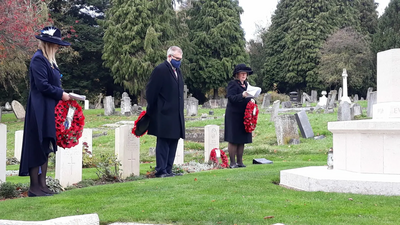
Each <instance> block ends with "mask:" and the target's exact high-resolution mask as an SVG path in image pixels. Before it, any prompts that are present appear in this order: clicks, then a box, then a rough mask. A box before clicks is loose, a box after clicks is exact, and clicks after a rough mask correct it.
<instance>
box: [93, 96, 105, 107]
mask: <svg viewBox="0 0 400 225" xmlns="http://www.w3.org/2000/svg"><path fill="white" fill-rule="evenodd" d="M97 99H98V100H97V103H96V105H95V106H94V108H95V109H102V108H103V106H102V105H101V100H102V99H103V94H102V93H100V94H99V96H98V97H97Z"/></svg>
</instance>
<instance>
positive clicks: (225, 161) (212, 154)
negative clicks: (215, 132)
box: [210, 148, 228, 168]
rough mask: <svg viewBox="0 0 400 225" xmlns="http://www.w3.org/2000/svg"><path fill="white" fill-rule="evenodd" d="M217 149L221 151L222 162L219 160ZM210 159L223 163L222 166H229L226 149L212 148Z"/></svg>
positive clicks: (217, 163) (216, 162)
mask: <svg viewBox="0 0 400 225" xmlns="http://www.w3.org/2000/svg"><path fill="white" fill-rule="evenodd" d="M217 150H218V151H220V152H221V161H222V164H219V162H218V158H217V152H216V151H217ZM210 160H211V161H213V162H214V163H215V164H216V165H221V167H222V168H227V167H228V157H227V156H226V154H225V152H224V151H221V149H218V148H214V149H213V150H211V152H210Z"/></svg>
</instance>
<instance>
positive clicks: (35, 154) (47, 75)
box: [19, 50, 63, 176]
mask: <svg viewBox="0 0 400 225" xmlns="http://www.w3.org/2000/svg"><path fill="white" fill-rule="evenodd" d="M29 80H30V92H29V98H28V103H27V105H26V115H25V124H24V137H23V142H22V152H21V160H20V161H21V163H20V169H19V175H20V176H28V175H29V168H32V167H37V166H41V165H43V164H44V163H45V162H46V161H47V153H48V152H49V142H51V143H52V144H53V146H54V151H57V145H56V125H55V114H54V108H55V106H56V105H57V103H58V101H59V100H61V98H62V94H63V90H62V89H61V80H60V71H59V70H58V68H57V67H54V69H53V68H52V67H51V65H50V63H49V61H48V60H47V59H46V58H45V57H44V56H43V53H42V51H41V50H38V51H37V52H36V53H35V54H34V55H33V57H32V60H31V63H30V66H29Z"/></svg>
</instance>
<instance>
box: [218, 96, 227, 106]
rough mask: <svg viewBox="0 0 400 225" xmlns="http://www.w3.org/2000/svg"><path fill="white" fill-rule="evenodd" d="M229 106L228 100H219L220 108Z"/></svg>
mask: <svg viewBox="0 0 400 225" xmlns="http://www.w3.org/2000/svg"><path fill="white" fill-rule="evenodd" d="M227 105H228V99H227V98H221V99H219V107H220V108H226V106H227Z"/></svg>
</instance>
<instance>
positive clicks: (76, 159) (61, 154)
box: [55, 129, 85, 187]
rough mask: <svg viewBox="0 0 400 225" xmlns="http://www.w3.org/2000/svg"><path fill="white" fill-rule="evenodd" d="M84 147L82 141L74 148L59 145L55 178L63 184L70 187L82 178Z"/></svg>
mask: <svg viewBox="0 0 400 225" xmlns="http://www.w3.org/2000/svg"><path fill="white" fill-rule="evenodd" d="M83 130H84V131H83V132H85V129H83ZM82 136H83V134H82ZM82 147H83V146H82V142H81V141H79V144H77V145H76V146H74V147H72V148H67V149H64V148H61V147H58V150H57V153H56V175H55V178H56V179H58V180H59V181H60V185H61V186H63V187H68V186H71V185H72V184H75V183H78V182H80V181H81V180H82Z"/></svg>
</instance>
